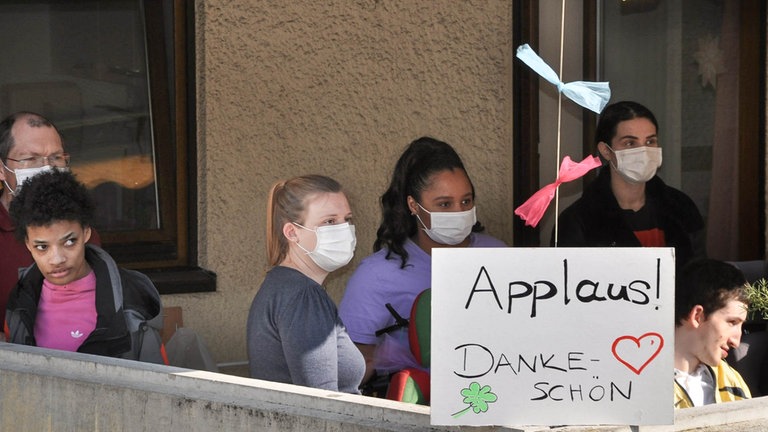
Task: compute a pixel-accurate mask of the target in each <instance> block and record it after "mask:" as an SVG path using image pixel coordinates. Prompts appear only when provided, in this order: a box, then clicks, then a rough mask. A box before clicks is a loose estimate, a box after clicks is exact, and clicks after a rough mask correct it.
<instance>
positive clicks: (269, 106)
mask: <svg viewBox="0 0 768 432" xmlns="http://www.w3.org/2000/svg"><path fill="white" fill-rule="evenodd" d="M196 14H197V16H196V21H197V56H198V57H197V63H198V64H197V76H198V83H197V91H198V94H197V96H198V107H197V120H198V146H199V147H198V148H199V153H198V158H199V171H200V173H199V174H200V178H199V184H198V187H199V226H198V231H199V236H200V245H199V246H200V249H199V258H200V264H201V266H203V267H205V268H207V269H210V270H212V271H214V272H216V273H217V274H218V287H217V291H216V292H215V293H208V294H195V295H174V296H165V297H164V298H163V301H164V302H165V304H166V305H168V306H170V305H179V306H182V307H183V309H184V324H185V325H186V326H188V327H193V328H195V329H196V330H198V331H199V332H200V333H201V334H202V336H203V337H204V339H205V340H206V341H207V342H208V344H209V346H210V348H211V349H212V351H213V353H214V356H215V358H216V360H217V361H218V362H231V361H239V360H245V359H246V352H245V321H246V317H247V313H248V308H249V306H250V302H251V299H252V298H253V295H254V294H255V293H256V291H257V289H258V287H259V284H260V283H261V280H262V278H263V276H264V273H265V270H266V254H265V245H264V239H265V235H264V231H265V224H264V213H265V206H266V194H267V192H268V189H269V187H270V185H271V184H272V183H273V182H274V181H275V180H277V179H280V178H285V177H290V176H295V175H300V174H304V173H312V172H317V173H323V174H327V175H330V176H332V177H334V178H336V179H337V180H339V181H340V182H341V183H342V185H344V187H345V188H346V189H347V191H348V192H349V195H350V199H351V205H352V210H353V213H354V218H355V223H356V225H357V235H358V249H357V253H356V256H355V259H354V261H353V262H352V264H350V265H349V266H348V267H347V268H346V269H344V270H343V271H339V272H336V273H334V274H332V275H331V277H330V278H329V279H328V280H327V283H326V285H327V288H328V291H329V293H330V295H331V296H332V297H333V298H334V300H336V301H337V302H338V301H339V300H340V299H341V296H342V295H343V291H344V285H345V283H346V280H347V279H348V278H349V276H350V275H351V272H352V270H353V269H354V267H355V265H356V264H357V263H358V262H359V261H360V259H361V258H362V257H364V256H366V255H367V254H369V253H370V252H371V247H372V244H373V240H374V238H375V231H376V228H377V226H378V223H379V208H378V198H379V196H380V194H381V193H382V192H383V191H384V188H385V187H386V184H387V183H388V177H389V175H390V174H391V171H392V168H393V166H394V162H395V160H396V159H397V157H398V156H399V154H400V152H401V151H402V150H403V148H405V146H406V145H407V144H408V143H409V142H410V141H412V140H413V139H415V138H417V137H419V136H422V135H432V136H434V137H437V138H439V139H442V140H445V141H447V142H449V143H451V144H452V145H453V146H454V147H455V148H456V149H457V151H458V152H459V154H460V155H461V156H462V157H463V159H464V162H465V165H466V166H467V169H468V171H469V173H470V176H471V177H472V180H473V182H474V184H475V187H476V190H477V194H478V197H477V203H478V218H479V219H480V220H481V221H482V222H483V223H484V225H485V226H486V227H487V232H488V233H490V234H492V235H494V236H497V237H500V238H502V239H503V240H505V241H507V242H508V243H510V244H511V242H512V211H513V208H512V172H511V170H512V94H511V92H512V72H511V69H512V67H511V66H512V61H513V47H512V36H511V35H512V4H511V2H509V1H507V0H494V1H488V0H478V1H452V0H440V1H437V0H435V1H422V0H358V1H353V0H339V1H329V2H316V1H311V0H292V1H290V2H268V1H256V0H206V1H197V2H196Z"/></svg>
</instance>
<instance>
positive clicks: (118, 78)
mask: <svg viewBox="0 0 768 432" xmlns="http://www.w3.org/2000/svg"><path fill="white" fill-rule="evenodd" d="M192 18H193V6H192V5H190V4H188V2H185V1H182V0H163V1H153V0H144V1H142V0H60V1H50V0H49V1H42V0H34V1H18V2H3V3H2V4H0V23H1V24H2V25H1V26H0V34H1V35H2V37H1V38H0V47H2V50H3V52H5V53H6V58H7V59H9V60H12V61H6V62H5V65H4V67H3V68H2V70H0V112H2V113H3V114H2V116H5V115H7V114H9V113H11V112H15V111H20V110H26V111H34V112H39V113H40V114H42V115H44V116H46V117H48V118H49V119H51V120H52V121H53V122H54V123H55V124H56V126H57V127H58V128H59V130H60V132H61V134H62V137H63V138H64V143H65V148H66V149H67V151H68V152H69V153H70V154H72V171H73V172H75V173H76V174H77V176H78V178H79V179H80V180H81V181H83V183H85V184H86V185H87V186H88V187H89V189H90V190H91V191H92V193H93V195H94V198H95V199H96V201H97V206H98V210H97V218H96V222H95V223H94V225H95V227H96V229H97V230H98V231H99V233H100V235H101V239H102V243H103V246H104V248H105V249H106V250H107V251H108V252H109V253H110V254H111V255H112V256H113V257H114V258H115V260H116V261H117V262H118V263H119V264H121V265H122V266H125V267H129V268H134V269H139V270H141V271H143V272H145V273H147V274H148V275H149V276H150V277H151V278H152V279H153V281H154V282H155V284H156V285H157V286H158V289H159V290H160V291H161V293H164V294H168V293H174V292H190V291H209V290H213V289H215V275H213V274H212V273H210V272H207V271H204V270H202V269H200V268H199V267H197V265H196V259H197V258H196V252H197V251H196V232H195V230H194V226H195V224H196V215H195V210H196V189H195V184H196V182H195V181H194V177H195V175H196V164H195V163H196V157H195V145H194V143H195V127H194V126H195V124H194V103H195V100H194V45H193V43H192V41H193V40H194V38H193V35H192V34H191V33H192V30H193V29H194V22H193V20H192Z"/></svg>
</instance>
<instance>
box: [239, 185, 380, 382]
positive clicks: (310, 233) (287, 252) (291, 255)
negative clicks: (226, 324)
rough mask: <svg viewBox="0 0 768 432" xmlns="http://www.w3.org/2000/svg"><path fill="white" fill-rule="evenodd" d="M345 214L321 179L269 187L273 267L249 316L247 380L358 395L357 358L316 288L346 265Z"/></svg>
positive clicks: (335, 191) (350, 229)
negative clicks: (330, 274) (267, 381)
mask: <svg viewBox="0 0 768 432" xmlns="http://www.w3.org/2000/svg"><path fill="white" fill-rule="evenodd" d="M355 245H356V240H355V227H354V225H352V211H351V210H350V208H349V202H348V201H347V197H346V195H345V194H344V192H343V191H342V189H341V185H339V183H337V182H336V181H335V180H333V179H331V178H329V177H325V176H320V175H305V176H301V177H296V178H292V179H290V180H286V181H281V182H278V183H276V184H275V185H274V186H273V187H272V189H271V190H270V193H269V198H268V200H267V258H268V262H269V265H270V266H271V267H272V268H271V269H270V270H269V272H268V273H267V276H266V278H265V279H264V282H263V283H262V284H261V288H259V291H258V292H257V293H256V296H255V297H254V299H253V303H252V304H251V309H250V312H249V314H248V324H247V345H248V358H249V367H250V374H251V377H252V378H258V379H263V380H269V381H277V382H284V383H289V384H297V385H303V386H307V387H315V388H320V389H325V390H333V391H340V392H346V393H359V390H358V386H359V385H360V380H361V379H362V377H363V372H364V368H365V364H364V360H363V357H362V356H361V355H360V352H359V351H358V350H357V349H356V348H355V346H354V345H353V343H352V341H351V340H350V338H349V336H348V335H347V332H346V330H345V329H344V326H343V324H342V323H341V320H340V319H339V314H338V311H337V309H336V305H335V304H334V302H333V300H332V299H331V298H330V297H329V296H328V294H327V293H326V291H325V288H323V285H322V284H323V282H324V281H325V278H326V276H328V274H329V273H330V272H332V271H334V270H336V269H338V268H341V267H343V266H345V265H346V264H347V263H349V261H350V260H351V259H352V255H353V254H354V250H355Z"/></svg>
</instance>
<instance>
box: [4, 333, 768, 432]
mask: <svg viewBox="0 0 768 432" xmlns="http://www.w3.org/2000/svg"><path fill="white" fill-rule="evenodd" d="M429 412H430V411H429V408H428V407H422V406H417V405H410V404H403V403H398V402H392V401H388V400H382V399H374V398H369V397H364V396H356V395H349V394H344V393H336V392H329V391H323V390H317V389H312V388H307V387H300V386H293V385H289V384H279V383H273V382H268V381H260V380H254V379H249V378H242V377H237V376H232V375H224V374H217V373H211V372H203V371H192V370H189V369H181V368H175V367H168V366H161V365H152V364H146V363H138V362H133V361H129V360H121V359H111V358H105V357H97V356H91V355H87V354H79V353H68V352H63V351H54V350H47V349H42V348H35V347H27V346H21V345H11V344H5V343H0V430H78V431H88V430H93V431H101V430H104V431H114V430H120V431H147V430H166V431H184V432H196V431H212V430H219V431H236V430H259V431H310V430H323V431H458V430H472V431H477V432H481V431H491V430H506V431H524V432H534V431H544V430H546V431H569V432H571V431H573V432H577V431H578V432H586V431H605V432H608V431H664V430H674V431H686V430H692V429H695V428H702V427H705V429H700V430H706V431H715V430H723V431H725V430H728V431H732V430H743V431H747V430H761V429H756V428H754V427H751V426H749V427H751V428H745V429H739V428H738V427H736V426H737V425H739V424H746V425H750V424H754V425H766V424H768V398H760V399H753V400H750V401H744V402H736V403H729V404H722V405H718V406H708V407H702V408H693V409H689V410H682V411H679V412H677V413H676V417H675V421H676V423H675V425H674V426H664V427H641V428H638V427H629V426H604V427H575V426H569V427H561V428H549V427H546V428H545V427H520V428H512V427H506V428H505V427H471V428H470V427H463V428H462V427H441V426H430V424H429ZM713 427H714V429H713ZM718 427H720V428H719V429H718Z"/></svg>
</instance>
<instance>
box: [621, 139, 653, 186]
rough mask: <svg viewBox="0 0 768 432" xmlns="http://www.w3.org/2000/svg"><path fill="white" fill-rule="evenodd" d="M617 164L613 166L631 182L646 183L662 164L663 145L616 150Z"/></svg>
mask: <svg viewBox="0 0 768 432" xmlns="http://www.w3.org/2000/svg"><path fill="white" fill-rule="evenodd" d="M608 148H609V149H610V150H611V151H612V152H613V154H615V155H616V165H613V164H611V165H613V168H615V169H616V171H618V173H619V174H621V176H622V177H624V180H626V181H628V182H629V183H645V182H647V181H648V180H650V179H652V178H653V176H654V175H656V170H657V169H659V167H660V166H661V147H648V146H642V147H637V148H631V149H626V150H616V151H614V150H613V149H612V148H611V147H610V146H608Z"/></svg>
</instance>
